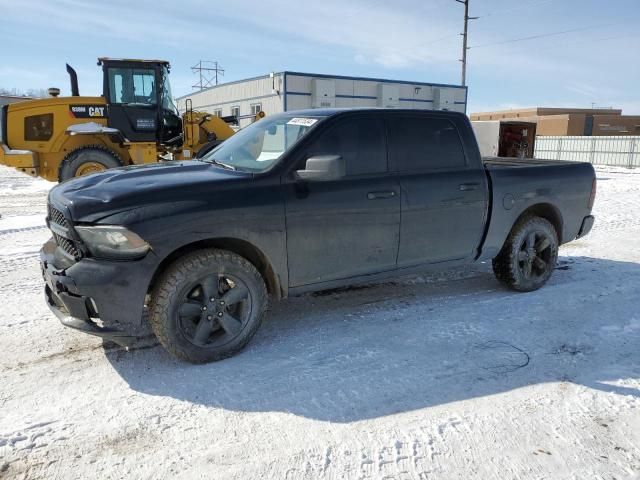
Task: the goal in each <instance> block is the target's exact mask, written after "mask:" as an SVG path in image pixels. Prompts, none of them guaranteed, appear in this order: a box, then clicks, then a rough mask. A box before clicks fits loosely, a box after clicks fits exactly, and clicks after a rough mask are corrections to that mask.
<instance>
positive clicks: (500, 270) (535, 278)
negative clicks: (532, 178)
mask: <svg viewBox="0 0 640 480" xmlns="http://www.w3.org/2000/svg"><path fill="white" fill-rule="evenodd" d="M557 259H558V234H557V232H556V229H555V228H554V226H553V225H552V224H551V223H550V222H549V221H548V220H545V219H544V218H540V217H534V216H528V217H524V218H522V219H521V220H519V221H518V223H516V225H515V226H514V227H513V229H512V230H511V233H509V236H508V237H507V241H506V242H505V244H504V246H503V247H502V250H500V253H499V254H498V256H497V257H496V258H494V259H493V272H494V274H495V276H496V278H497V279H498V280H500V281H501V282H502V283H504V284H505V285H507V286H508V287H509V288H512V289H513V290H517V291H520V292H530V291H532V290H537V289H538V288H540V287H542V286H543V285H544V284H545V283H546V282H547V280H549V277H551V274H552V273H553V270H554V269H555V266H556V261H557Z"/></svg>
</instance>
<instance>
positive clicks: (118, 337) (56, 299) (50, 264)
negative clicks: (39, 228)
mask: <svg viewBox="0 0 640 480" xmlns="http://www.w3.org/2000/svg"><path fill="white" fill-rule="evenodd" d="M55 250H56V245H55V243H54V242H53V241H52V240H50V241H49V242H47V243H46V244H45V245H44V246H43V247H42V250H41V251H40V266H41V269H42V276H43V278H44V281H45V287H44V294H45V301H46V302H47V305H48V306H49V308H50V309H51V311H52V312H53V313H54V314H55V315H56V317H58V319H59V320H60V322H61V323H62V324H63V325H65V326H67V327H70V328H73V329H76V330H80V331H82V332H84V333H88V334H90V335H96V336H98V337H102V338H105V339H108V340H111V341H113V342H115V343H118V344H120V345H123V346H130V345H132V344H133V343H134V342H135V341H136V340H137V339H138V338H139V337H140V336H141V333H142V330H141V324H142V313H143V309H144V300H145V296H146V293H147V287H148V285H149V282H148V278H149V277H150V275H147V274H145V272H148V271H150V268H144V267H145V263H148V262H145V261H144V259H143V260H139V261H135V262H108V261H105V262H101V261H95V260H90V259H84V260H80V261H79V262H77V263H74V264H73V265H71V266H69V267H67V268H57V267H56V256H55ZM146 266H147V267H148V266H149V265H146ZM151 271H152V270H151Z"/></svg>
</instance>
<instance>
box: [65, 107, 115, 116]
mask: <svg viewBox="0 0 640 480" xmlns="http://www.w3.org/2000/svg"><path fill="white" fill-rule="evenodd" d="M105 108H106V107H105V106H104V105H70V106H69V114H70V115H71V116H72V117H73V118H104V117H106V116H107V115H106V112H105Z"/></svg>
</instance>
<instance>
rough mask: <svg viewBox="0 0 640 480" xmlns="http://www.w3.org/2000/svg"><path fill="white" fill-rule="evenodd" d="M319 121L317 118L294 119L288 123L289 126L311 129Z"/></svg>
mask: <svg viewBox="0 0 640 480" xmlns="http://www.w3.org/2000/svg"><path fill="white" fill-rule="evenodd" d="M317 121H318V119H317V118H292V119H291V120H289V121H288V122H287V125H302V126H303V127H310V126H311V125H313V124H314V123H316V122H317Z"/></svg>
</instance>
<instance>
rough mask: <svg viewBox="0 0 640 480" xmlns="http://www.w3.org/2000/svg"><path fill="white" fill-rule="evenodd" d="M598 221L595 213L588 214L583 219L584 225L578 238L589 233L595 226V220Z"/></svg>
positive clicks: (581, 226)
mask: <svg viewBox="0 0 640 480" xmlns="http://www.w3.org/2000/svg"><path fill="white" fill-rule="evenodd" d="M595 221H596V218H595V217H594V216H593V215H587V216H586V217H584V219H583V220H582V225H580V230H579V231H578V235H577V236H576V238H581V237H584V236H585V235H587V234H588V233H589V232H590V231H591V229H592V228H593V222H595Z"/></svg>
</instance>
